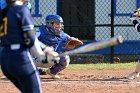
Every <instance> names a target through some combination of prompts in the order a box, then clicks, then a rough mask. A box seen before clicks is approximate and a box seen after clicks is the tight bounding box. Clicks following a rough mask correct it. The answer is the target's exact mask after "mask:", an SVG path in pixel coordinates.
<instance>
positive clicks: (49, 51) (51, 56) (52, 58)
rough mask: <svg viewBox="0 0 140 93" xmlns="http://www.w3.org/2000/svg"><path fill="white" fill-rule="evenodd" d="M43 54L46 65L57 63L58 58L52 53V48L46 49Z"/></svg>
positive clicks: (56, 54) (55, 53)
mask: <svg viewBox="0 0 140 93" xmlns="http://www.w3.org/2000/svg"><path fill="white" fill-rule="evenodd" d="M44 53H45V54H46V59H47V61H48V63H54V64H55V63H59V60H60V57H58V55H59V54H58V53H57V52H55V51H53V48H52V47H46V48H45V49H44Z"/></svg>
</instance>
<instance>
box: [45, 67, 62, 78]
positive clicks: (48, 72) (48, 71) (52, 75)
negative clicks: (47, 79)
mask: <svg viewBox="0 0 140 93" xmlns="http://www.w3.org/2000/svg"><path fill="white" fill-rule="evenodd" d="M46 72H47V74H48V75H50V76H51V77H52V78H53V79H60V76H58V75H57V74H56V75H54V74H52V73H51V72H50V69H48V70H47V71H46Z"/></svg>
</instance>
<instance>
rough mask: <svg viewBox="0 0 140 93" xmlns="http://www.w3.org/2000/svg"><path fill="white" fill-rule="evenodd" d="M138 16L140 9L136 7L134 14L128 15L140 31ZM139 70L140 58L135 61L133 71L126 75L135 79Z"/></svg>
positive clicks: (139, 16) (139, 15)
mask: <svg viewBox="0 0 140 93" xmlns="http://www.w3.org/2000/svg"><path fill="white" fill-rule="evenodd" d="M139 18H140V9H137V10H136V11H135V12H134V14H133V15H132V16H131V17H130V20H131V21H132V23H133V25H134V27H135V28H136V30H137V31H138V32H140V23H139V22H138V20H139ZM139 72H140V59H139V60H138V62H137V65H136V68H135V71H134V72H132V73H131V74H129V75H128V76H127V78H128V79H135V78H138V77H139Z"/></svg>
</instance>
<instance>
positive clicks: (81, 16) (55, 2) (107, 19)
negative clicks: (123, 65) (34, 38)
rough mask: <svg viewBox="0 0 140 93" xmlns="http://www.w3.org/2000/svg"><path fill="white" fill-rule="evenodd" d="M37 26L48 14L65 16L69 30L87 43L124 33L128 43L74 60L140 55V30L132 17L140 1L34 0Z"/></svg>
mask: <svg viewBox="0 0 140 93" xmlns="http://www.w3.org/2000/svg"><path fill="white" fill-rule="evenodd" d="M31 3H32V7H33V8H32V15H33V19H34V23H35V26H36V28H37V27H38V26H40V25H41V23H44V22H45V17H46V15H47V14H59V15H61V16H62V17H63V19H64V25H65V32H66V33H68V34H69V35H71V36H74V37H77V38H79V39H81V40H83V41H84V42H85V43H89V42H91V41H97V42H98V41H100V40H106V39H110V38H111V37H114V36H118V35H122V36H123V38H124V43H123V44H121V45H118V46H115V47H111V48H105V49H102V50H99V51H92V52H90V53H85V54H82V55H81V54H78V55H72V56H71V60H72V61H71V62H72V63H97V62H114V61H120V62H132V61H136V60H137V59H138V58H140V33H139V32H137V31H136V30H135V29H134V27H133V25H132V23H131V22H130V21H129V16H130V15H131V14H132V13H133V11H134V10H135V9H136V8H138V7H140V0H31Z"/></svg>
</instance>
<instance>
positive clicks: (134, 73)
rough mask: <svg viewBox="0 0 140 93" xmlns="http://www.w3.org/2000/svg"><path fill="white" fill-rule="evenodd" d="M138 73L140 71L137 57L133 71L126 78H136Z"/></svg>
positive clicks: (139, 62) (139, 61)
mask: <svg viewBox="0 0 140 93" xmlns="http://www.w3.org/2000/svg"><path fill="white" fill-rule="evenodd" d="M139 73H140V59H139V60H138V62H137V65H136V68H135V71H134V72H132V73H131V74H129V75H128V76H127V78H128V79H135V78H138V77H139Z"/></svg>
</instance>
